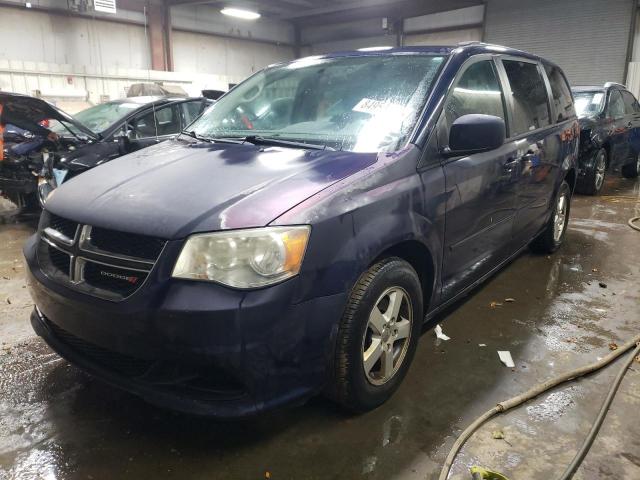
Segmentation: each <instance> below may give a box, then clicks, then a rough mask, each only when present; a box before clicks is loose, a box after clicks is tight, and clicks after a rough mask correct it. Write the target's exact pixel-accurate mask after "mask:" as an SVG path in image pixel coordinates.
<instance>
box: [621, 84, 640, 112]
mask: <svg viewBox="0 0 640 480" xmlns="http://www.w3.org/2000/svg"><path fill="white" fill-rule="evenodd" d="M620 93H622V99H623V100H624V111H625V113H626V114H627V115H632V114H634V113H639V112H640V105H638V100H636V97H634V96H633V95H632V94H631V93H629V92H627V91H625V90H623V91H621V92H620Z"/></svg>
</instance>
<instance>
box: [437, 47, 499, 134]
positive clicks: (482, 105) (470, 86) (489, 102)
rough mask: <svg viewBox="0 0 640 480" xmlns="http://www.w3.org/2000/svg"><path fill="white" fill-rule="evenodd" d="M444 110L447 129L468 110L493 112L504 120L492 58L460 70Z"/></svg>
mask: <svg viewBox="0 0 640 480" xmlns="http://www.w3.org/2000/svg"><path fill="white" fill-rule="evenodd" d="M444 112H445V120H446V122H445V123H446V127H447V128H446V129H445V130H446V131H447V132H448V130H449V128H448V127H450V126H451V124H452V123H453V122H454V121H455V120H456V119H457V118H459V117H461V116H463V115H468V114H471V113H482V114H485V115H494V116H496V117H500V118H502V119H503V120H504V118H505V115H504V102H503V97H502V89H501V88H500V82H499V81H498V75H497V73H496V70H495V68H494V65H493V62H492V61H491V60H481V61H479V62H476V63H474V64H472V65H471V66H470V67H469V68H467V69H466V70H465V71H464V72H463V74H462V76H461V77H460V78H459V80H458V82H457V83H456V86H455V87H454V89H453V91H452V92H451V94H450V95H449V98H448V99H447V103H446V105H445V110H444ZM446 143H448V140H447V141H446V142H445V143H444V144H446Z"/></svg>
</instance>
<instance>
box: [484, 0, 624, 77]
mask: <svg viewBox="0 0 640 480" xmlns="http://www.w3.org/2000/svg"><path fill="white" fill-rule="evenodd" d="M632 7H633V0H518V1H514V0H488V3H487V12H486V23H485V41H487V42H491V43H497V44H502V45H508V46H510V47H515V48H521V49H523V50H527V51H529V52H532V53H535V54H538V55H540V56H542V57H545V58H548V59H550V60H552V61H554V62H556V63H558V64H559V65H560V66H561V67H562V68H563V69H564V71H565V73H566V74H567V76H568V77H569V81H570V82H571V83H572V84H574V85H580V84H583V85H585V84H598V85H599V84H603V83H604V82H606V81H614V82H623V81H624V80H625V79H624V78H623V77H624V70H625V63H626V61H627V57H626V55H627V45H628V41H629V32H630V29H631V14H632Z"/></svg>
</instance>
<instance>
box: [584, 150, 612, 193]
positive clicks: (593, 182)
mask: <svg viewBox="0 0 640 480" xmlns="http://www.w3.org/2000/svg"><path fill="white" fill-rule="evenodd" d="M606 175H607V151H606V150H605V149H604V148H601V149H600V150H598V151H597V152H596V154H595V156H594V161H593V165H592V166H591V167H589V168H588V169H587V172H586V175H585V179H584V181H583V182H580V193H583V194H585V195H598V194H599V193H600V191H601V190H602V187H603V185H604V179H605V177H606Z"/></svg>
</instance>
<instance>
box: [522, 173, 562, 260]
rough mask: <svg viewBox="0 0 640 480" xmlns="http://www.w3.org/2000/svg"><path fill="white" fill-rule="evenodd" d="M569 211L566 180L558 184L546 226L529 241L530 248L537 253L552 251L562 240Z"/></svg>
mask: <svg viewBox="0 0 640 480" xmlns="http://www.w3.org/2000/svg"><path fill="white" fill-rule="evenodd" d="M570 211H571V188H570V187H569V184H568V183H567V182H566V181H563V182H562V185H560V190H558V194H557V195H556V201H555V205H554V208H553V211H552V212H551V217H550V218H549V221H548V222H547V226H546V227H545V229H544V230H543V231H542V233H541V234H540V235H538V237H537V238H536V239H535V240H534V241H533V242H532V243H531V250H533V251H534V252H537V253H553V252H555V251H556V250H557V249H558V248H559V247H560V245H562V242H563V241H564V237H565V234H566V233H567V224H568V223H569V212H570Z"/></svg>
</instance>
